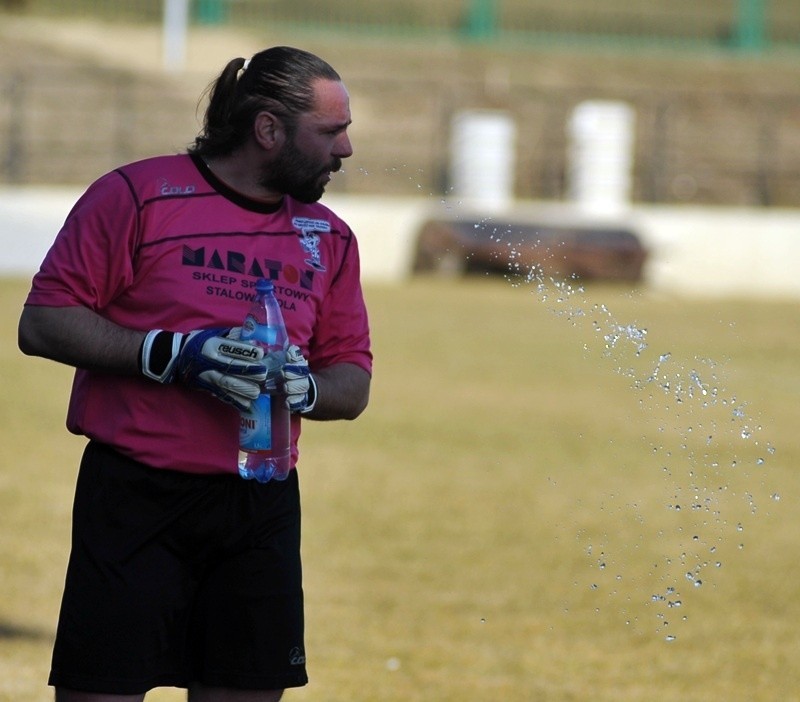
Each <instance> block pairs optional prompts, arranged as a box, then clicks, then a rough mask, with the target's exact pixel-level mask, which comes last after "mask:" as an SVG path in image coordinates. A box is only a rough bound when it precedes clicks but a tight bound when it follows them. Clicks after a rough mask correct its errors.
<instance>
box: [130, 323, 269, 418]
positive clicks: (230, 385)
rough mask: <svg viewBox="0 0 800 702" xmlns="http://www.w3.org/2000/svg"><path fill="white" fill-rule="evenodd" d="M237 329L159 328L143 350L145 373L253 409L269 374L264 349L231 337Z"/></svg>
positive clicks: (237, 406) (142, 365) (142, 366)
mask: <svg viewBox="0 0 800 702" xmlns="http://www.w3.org/2000/svg"><path fill="white" fill-rule="evenodd" d="M231 331H233V330H231V329H199V330H196V331H192V332H189V333H188V334H182V333H180V332H168V331H162V330H161V329H154V330H153V331H150V332H148V333H147V335H146V336H145V338H144V342H143V343H142V347H141V350H140V352H139V363H140V366H141V370H142V373H143V374H144V375H146V376H147V377H148V378H152V379H153V380H157V381H158V382H159V383H172V382H173V381H180V382H181V383H183V384H184V385H187V386H188V387H191V388H197V389H200V390H205V391H207V392H210V393H211V394H213V395H215V396H216V397H218V398H219V399H220V400H223V401H224V402H227V403H229V404H232V405H234V406H235V407H236V408H238V409H240V410H246V409H249V408H250V405H251V403H252V401H253V400H254V399H255V398H256V397H258V394H259V392H260V388H259V386H260V385H261V384H262V383H264V381H265V380H266V378H267V368H266V366H265V365H264V363H263V357H264V351H263V350H262V349H261V348H259V347H258V346H255V345H253V344H250V343H248V342H246V341H238V340H236V339H232V338H229V337H228V334H230V333H231Z"/></svg>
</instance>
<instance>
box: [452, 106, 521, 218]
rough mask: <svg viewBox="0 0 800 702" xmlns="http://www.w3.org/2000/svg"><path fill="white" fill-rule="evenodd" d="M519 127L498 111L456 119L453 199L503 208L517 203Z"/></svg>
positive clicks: (463, 114)
mask: <svg viewBox="0 0 800 702" xmlns="http://www.w3.org/2000/svg"><path fill="white" fill-rule="evenodd" d="M515 148H516V127H515V125H514V120H513V119H512V118H511V116H510V115H508V114H507V113H505V112H502V111H497V110H466V111H463V112H459V113H457V114H456V115H455V117H454V118H453V122H452V129H451V137H450V184H451V193H452V195H453V196H454V197H457V198H460V199H464V200H469V201H470V202H471V203H474V204H477V205H483V206H488V207H492V208H502V207H505V206H507V205H509V204H511V202H512V201H513V199H514V168H515Z"/></svg>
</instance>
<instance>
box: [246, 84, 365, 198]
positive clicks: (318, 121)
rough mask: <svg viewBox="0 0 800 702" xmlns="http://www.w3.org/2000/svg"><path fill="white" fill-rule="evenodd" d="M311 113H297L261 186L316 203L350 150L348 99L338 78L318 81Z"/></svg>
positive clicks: (351, 149)
mask: <svg viewBox="0 0 800 702" xmlns="http://www.w3.org/2000/svg"><path fill="white" fill-rule="evenodd" d="M314 92H315V94H316V100H315V105H314V108H313V109H312V110H311V111H310V112H306V113H304V114H302V115H300V116H299V117H298V119H297V125H296V129H295V130H294V133H293V134H291V133H290V134H289V136H288V138H287V140H286V143H285V144H284V146H283V148H282V149H281V151H280V153H279V154H278V156H277V158H276V159H275V160H274V161H273V162H272V163H271V164H269V166H268V167H267V169H265V172H264V174H263V177H262V179H261V185H262V186H264V187H266V188H269V189H271V190H277V191H278V192H283V193H286V194H287V195H290V196H291V197H293V198H295V199H296V200H299V201H300V202H316V201H317V200H319V199H320V198H321V197H322V194H323V193H324V192H325V186H326V185H327V184H328V183H329V182H330V179H331V173H335V172H336V171H338V170H339V169H340V168H341V167H342V159H345V158H348V157H349V156H351V155H352V153H353V147H352V145H351V144H350V138H349V137H348V136H347V127H348V126H349V125H350V121H351V120H350V99H349V96H348V94H347V90H346V89H345V87H344V85H342V83H340V82H338V81H329V80H318V81H317V82H316V84H315V91H314Z"/></svg>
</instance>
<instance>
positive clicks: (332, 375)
mask: <svg viewBox="0 0 800 702" xmlns="http://www.w3.org/2000/svg"><path fill="white" fill-rule="evenodd" d="M311 374H312V375H313V376H314V382H315V383H316V385H317V402H316V404H315V405H314V409H313V410H311V411H310V412H309V413H308V414H304V415H303V417H306V418H308V419H318V420H330V419H355V418H356V417H358V415H360V414H361V413H362V412H363V411H364V409H365V408H366V406H367V402H369V386H370V380H371V377H370V374H369V373H367V371H365V370H364V369H363V368H361V367H360V366H357V365H355V364H354V363H338V364H336V365H333V366H329V367H328V368H323V369H322V370H320V371H312V373H311Z"/></svg>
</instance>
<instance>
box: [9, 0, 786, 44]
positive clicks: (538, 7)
mask: <svg viewBox="0 0 800 702" xmlns="http://www.w3.org/2000/svg"><path fill="white" fill-rule="evenodd" d="M165 1H166V0H126V2H119V1H118V0H0V9H2V8H3V7H7V8H9V9H11V10H13V11H15V12H25V13H38V14H59V15H79V16H87V15H91V16H101V17H104V18H107V19H110V20H113V19H122V20H125V21H131V20H133V21H143V22H154V21H160V19H161V17H162V16H163V7H164V2H165ZM186 1H187V2H189V3H190V17H191V18H192V21H193V22H195V23H197V24H203V25H222V24H231V25H239V26H248V27H252V28H255V29H257V28H259V27H274V26H275V24H276V23H286V24H291V25H305V26H309V27H326V28H328V29H331V30H336V29H340V30H347V31H356V32H359V31H360V32H364V33H370V34H373V35H374V34H376V33H384V34H394V35H400V34H402V35H406V36H407V35H411V34H419V35H422V34H431V33H435V34H438V35H441V36H449V37H452V38H454V39H456V40H464V41H471V42H486V43H493V42H496V43H500V44H502V43H504V42H514V43H517V44H518V43H528V44H531V45H535V44H541V43H547V44H549V45H552V44H553V43H558V42H564V43H568V44H570V45H574V44H576V43H580V42H585V43H587V45H597V44H598V43H602V44H604V45H606V46H610V45H617V46H620V47H622V48H626V47H631V48H637V49H641V48H647V47H648V46H657V47H662V48H663V47H665V46H669V45H674V46H675V47H677V48H684V47H686V46H689V45H694V46H712V47H717V48H719V47H722V48H724V49H730V50H732V51H736V50H741V51H747V52H763V51H766V50H769V49H770V48H772V47H798V48H800V2H798V0H702V2H698V1H697V0H670V2H669V3H666V2H664V1H663V0H570V1H569V2H557V1H556V0H437V1H436V2H431V1H430V0H380V2H377V1H376V0H336V2H330V0H186Z"/></svg>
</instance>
